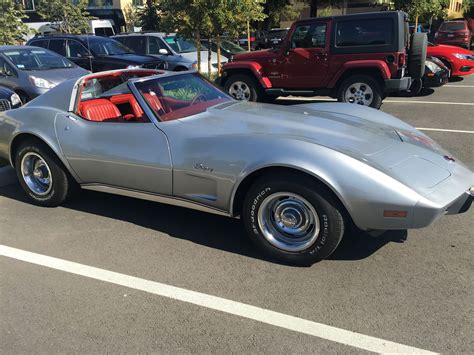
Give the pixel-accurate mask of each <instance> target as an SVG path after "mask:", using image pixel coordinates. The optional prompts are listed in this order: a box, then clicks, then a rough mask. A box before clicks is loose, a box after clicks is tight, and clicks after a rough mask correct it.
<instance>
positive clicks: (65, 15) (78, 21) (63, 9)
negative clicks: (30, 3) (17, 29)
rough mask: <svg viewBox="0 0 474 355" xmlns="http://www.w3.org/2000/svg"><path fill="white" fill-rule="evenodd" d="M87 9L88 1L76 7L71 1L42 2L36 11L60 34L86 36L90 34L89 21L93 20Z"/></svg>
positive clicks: (79, 3)
mask: <svg viewBox="0 0 474 355" xmlns="http://www.w3.org/2000/svg"><path fill="white" fill-rule="evenodd" d="M86 8H87V1H86V0H80V1H79V2H78V3H77V4H76V5H75V4H73V3H72V2H71V1H69V0H41V1H40V2H39V4H38V6H37V8H36V10H37V12H38V14H39V15H40V17H41V18H42V19H44V20H46V21H49V22H51V27H53V28H54V29H56V30H57V31H58V32H60V33H70V34H85V33H89V32H90V26H89V20H92V19H93V17H92V16H91V15H90V14H89V13H88V12H87V10H86Z"/></svg>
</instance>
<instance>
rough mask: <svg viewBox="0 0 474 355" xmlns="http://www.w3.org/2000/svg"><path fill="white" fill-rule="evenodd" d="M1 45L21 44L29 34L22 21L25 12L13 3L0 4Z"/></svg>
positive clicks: (4, 2) (3, 2)
mask: <svg viewBox="0 0 474 355" xmlns="http://www.w3.org/2000/svg"><path fill="white" fill-rule="evenodd" d="M0 13H1V16H0V45H5V44H19V43H22V42H23V41H24V36H25V35H27V34H28V32H29V31H28V27H27V26H26V25H25V24H24V23H23V22H22V21H21V20H22V19H24V18H26V17H27V16H26V15H25V12H24V11H23V9H22V8H21V7H19V6H17V5H16V4H15V3H14V2H13V1H2V2H0Z"/></svg>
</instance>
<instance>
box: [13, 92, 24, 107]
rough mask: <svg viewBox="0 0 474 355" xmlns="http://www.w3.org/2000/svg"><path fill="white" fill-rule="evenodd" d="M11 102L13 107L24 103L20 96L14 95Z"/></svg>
mask: <svg viewBox="0 0 474 355" xmlns="http://www.w3.org/2000/svg"><path fill="white" fill-rule="evenodd" d="M10 101H11V103H12V106H16V105H21V104H22V102H21V99H20V96H18V94H12V96H10Z"/></svg>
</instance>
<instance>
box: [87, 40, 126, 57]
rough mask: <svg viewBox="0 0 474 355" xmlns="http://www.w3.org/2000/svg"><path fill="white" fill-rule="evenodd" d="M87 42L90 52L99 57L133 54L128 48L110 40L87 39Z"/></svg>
mask: <svg viewBox="0 0 474 355" xmlns="http://www.w3.org/2000/svg"><path fill="white" fill-rule="evenodd" d="M87 42H88V43H89V47H90V49H91V51H92V52H94V53H95V54H96V55H99V56H100V55H102V56H107V55H120V54H133V51H132V50H131V49H130V48H128V47H125V46H124V45H123V44H122V43H120V42H118V41H116V40H113V39H110V38H104V37H88V38H87Z"/></svg>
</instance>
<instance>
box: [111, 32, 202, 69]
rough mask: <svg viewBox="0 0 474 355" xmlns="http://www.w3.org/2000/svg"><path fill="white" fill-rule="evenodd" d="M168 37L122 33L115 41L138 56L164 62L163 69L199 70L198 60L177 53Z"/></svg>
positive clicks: (142, 33) (154, 33)
mask: <svg viewBox="0 0 474 355" xmlns="http://www.w3.org/2000/svg"><path fill="white" fill-rule="evenodd" d="M166 36H167V35H166V34H165V33H160V32H131V33H121V34H119V35H117V36H114V37H113V39H115V40H117V41H119V42H120V43H122V44H123V45H124V46H126V47H128V48H130V49H131V50H132V51H134V52H135V53H137V54H142V55H151V56H154V57H156V58H158V59H159V60H162V61H163V63H164V68H163V69H166V70H173V71H182V70H194V69H197V58H194V56H193V55H192V53H191V55H189V54H187V53H179V52H177V51H175V50H174V49H173V48H172V47H171V46H170V45H169V44H168V43H167V42H166V40H165V38H166ZM206 58H207V57H206ZM206 65H207V61H206Z"/></svg>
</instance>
